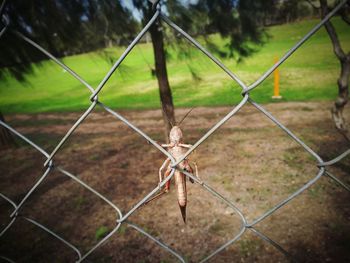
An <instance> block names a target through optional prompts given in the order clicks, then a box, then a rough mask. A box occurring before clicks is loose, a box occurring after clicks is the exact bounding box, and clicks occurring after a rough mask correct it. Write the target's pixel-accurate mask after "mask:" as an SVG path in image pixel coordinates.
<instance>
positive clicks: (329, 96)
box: [0, 18, 350, 113]
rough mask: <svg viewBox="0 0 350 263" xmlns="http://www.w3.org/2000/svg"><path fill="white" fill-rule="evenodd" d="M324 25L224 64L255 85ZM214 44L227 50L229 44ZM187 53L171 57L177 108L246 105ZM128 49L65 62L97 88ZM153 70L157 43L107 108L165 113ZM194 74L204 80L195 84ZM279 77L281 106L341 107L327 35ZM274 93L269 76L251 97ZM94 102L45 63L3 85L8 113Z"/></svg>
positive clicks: (342, 29) (132, 66) (279, 32)
mask: <svg viewBox="0 0 350 263" xmlns="http://www.w3.org/2000/svg"><path fill="white" fill-rule="evenodd" d="M332 21H333V22H334V25H335V26H336V28H337V32H338V34H339V37H340V39H341V42H342V45H343V47H344V49H345V50H346V51H349V50H350V30H349V27H348V26H347V25H346V24H345V23H343V22H342V21H341V20H340V19H339V18H334V19H333V20H332ZM317 22H318V20H308V21H302V22H296V23H293V24H288V25H281V26H274V27H270V28H268V30H267V32H268V34H269V35H270V37H269V39H268V40H267V41H266V43H265V44H264V45H263V46H261V47H259V50H258V51H257V52H256V53H255V54H253V55H252V56H251V57H249V58H247V59H245V60H244V61H243V62H240V63H238V64H237V63H236V62H235V61H234V60H233V59H223V62H224V63H225V64H226V65H227V66H228V67H229V68H230V69H231V70H232V71H233V72H234V73H236V74H237V75H238V76H239V77H240V78H241V79H242V80H243V81H244V82H245V83H246V84H250V83H252V82H254V81H255V80H256V79H257V78H258V77H259V76H260V75H261V74H262V73H263V72H264V71H266V70H267V69H268V68H269V67H270V66H272V65H273V63H274V57H275V56H277V57H281V56H282V55H283V54H284V53H285V52H286V51H287V50H288V49H289V48H291V47H292V46H293V45H294V44H295V43H296V42H297V41H298V40H299V39H301V37H302V36H303V35H304V34H305V33H307V32H308V31H309V30H310V29H311V28H312V27H313V25H315V24H316V23H317ZM213 37H214V38H216V39H215V41H216V42H217V43H218V45H219V46H222V48H224V45H225V41H224V40H222V39H220V38H219V37H217V36H213ZM23 45H26V43H24V42H23ZM188 48H189V49H191V53H192V58H191V59H187V60H186V59H180V58H179V57H180V56H179V54H177V53H176V51H174V50H171V49H169V50H168V53H169V61H168V73H169V77H170V84H171V88H172V92H173V96H174V103H175V106H177V107H187V106H219V105H233V104H236V103H237V102H239V101H240V99H241V95H240V91H241V90H240V88H239V87H238V85H237V84H236V83H234V82H233V81H232V80H231V79H230V78H229V77H228V76H227V75H226V74H225V73H224V72H223V71H222V70H220V69H219V68H218V67H217V66H216V65H214V63H212V62H211V61H210V60H209V59H208V58H206V57H205V56H203V55H201V53H200V52H199V51H198V50H196V49H195V48H193V47H192V46H191V45H190V44H188ZM123 50H124V48H123V47H118V48H112V49H108V50H104V51H99V52H93V53H88V54H82V55H76V56H71V57H66V58H64V59H63V61H64V63H66V64H67V65H68V66H69V67H71V68H72V69H73V70H75V71H76V72H77V73H78V74H80V75H81V76H82V77H83V78H84V79H85V80H86V81H87V82H88V83H90V84H91V85H92V86H93V87H96V86H97V85H98V83H99V82H100V80H101V79H102V78H103V77H104V75H105V74H106V73H107V72H108V70H109V68H110V67H111V63H110V62H108V61H107V59H105V56H104V55H103V52H108V53H109V54H111V55H113V57H114V58H115V60H116V59H117V58H118V57H119V56H120V54H121V53H122V52H123ZM149 65H153V52H152V47H151V44H139V45H137V46H136V47H135V49H134V50H133V51H132V52H131V54H130V56H128V57H127V59H126V60H125V61H124V62H123V64H122V66H121V67H120V69H118V71H117V72H115V74H114V75H113V76H112V77H111V79H110V80H109V82H108V83H107V85H106V86H105V87H104V89H103V90H102V92H101V93H100V96H99V98H100V101H102V102H103V103H105V104H107V105H108V106H110V107H113V108H117V109H146V108H157V107H159V105H160V103H159V95H158V87H157V81H156V79H155V78H154V77H152V75H151V69H150V66H149ZM188 65H190V67H189V66H188ZM190 68H191V69H192V70H194V71H195V72H196V75H197V76H198V77H199V78H193V76H192V74H191V71H190ZM280 74H281V77H280V78H281V83H280V86H281V95H282V96H283V99H282V101H305V100H334V98H335V97H336V94H337V86H336V80H337V76H338V74H339V62H338V61H337V59H336V58H335V56H334V54H333V51H332V46H331V43H330V40H329V38H328V35H327V34H326V32H325V30H324V29H323V28H322V29H321V30H320V31H319V32H317V33H316V34H315V35H314V36H313V37H312V38H311V39H310V40H309V41H308V42H307V43H305V44H304V45H303V46H302V47H301V48H300V49H299V50H298V51H297V52H296V53H295V54H294V55H292V57H290V59H288V60H287V62H286V63H285V64H283V65H282V66H281V68H280ZM272 90H273V79H272V78H271V77H269V78H268V79H266V80H265V81H264V82H263V84H262V85H260V86H259V87H258V88H257V89H256V90H254V91H253V92H252V93H251V94H252V97H253V98H254V99H255V100H256V101H258V102H261V103H267V102H271V101H272V99H271V95H272ZM89 95H90V93H89V91H88V89H86V88H85V87H84V86H83V85H81V84H80V83H79V82H78V81H76V80H75V79H74V78H73V77H72V76H70V75H69V74H68V73H67V72H64V71H63V70H62V69H61V68H60V67H58V66H57V65H56V64H54V63H53V62H51V61H45V62H43V63H41V65H40V66H35V67H34V73H33V74H31V75H28V76H27V82H26V83H21V82H18V81H16V80H15V79H13V78H11V77H8V78H7V79H5V80H2V81H1V82H0V109H1V111H3V112H4V113H24V112H29V113H34V112H49V111H76V110H83V109H85V108H86V107H87V106H88V105H89Z"/></svg>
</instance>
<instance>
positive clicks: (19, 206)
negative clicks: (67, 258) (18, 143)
mask: <svg viewBox="0 0 350 263" xmlns="http://www.w3.org/2000/svg"><path fill="white" fill-rule="evenodd" d="M154 2H155V3H156V4H157V5H156V8H155V12H154V15H153V17H152V18H151V19H150V21H149V22H148V24H147V25H146V26H145V27H144V28H143V29H142V30H141V32H140V33H139V34H138V35H137V36H136V38H135V39H134V40H133V41H132V43H131V44H130V45H129V46H128V47H127V49H126V50H125V51H124V53H123V54H122V55H121V56H120V58H119V59H118V60H117V61H116V62H115V64H114V65H113V66H112V67H111V69H110V70H109V72H108V73H107V74H106V75H105V77H104V78H103V79H102V80H101V82H100V83H99V84H98V86H97V87H96V88H93V87H91V86H90V85H89V84H88V83H87V82H86V81H84V80H83V79H82V78H81V77H80V76H79V75H78V74H76V73H75V72H74V71H73V70H72V69H70V68H69V67H67V66H66V65H65V64H63V63H62V62H61V61H59V60H58V59H56V58H55V57H54V56H52V55H51V54H50V53H49V52H47V51H46V50H45V49H43V48H42V47H41V46H39V45H38V44H37V43H35V42H33V41H32V40H30V39H28V38H27V37H25V36H24V35H22V34H21V33H19V32H15V33H16V35H17V37H19V38H21V39H22V40H24V41H26V42H27V43H28V44H30V45H32V46H33V47H35V48H37V49H38V50H39V51H40V52H43V53H44V54H45V55H47V56H48V57H49V58H50V59H51V60H53V61H54V62H55V63H57V64H58V65H59V66H60V67H62V68H63V69H64V70H65V71H66V72H68V73H69V74H70V75H72V76H73V77H74V78H76V79H77V80H78V81H79V82H80V83H81V84H83V85H84V86H85V87H86V88H87V89H88V90H89V91H90V92H91V96H90V102H91V103H90V106H89V107H88V108H87V109H86V111H85V112H84V113H83V114H82V115H81V116H80V117H79V118H78V119H77V120H76V122H75V123H74V125H73V126H72V127H71V128H70V129H69V130H68V131H67V133H66V134H65V136H64V137H63V138H62V139H61V140H60V142H59V143H58V144H57V145H56V147H55V149H54V150H53V151H52V152H50V153H48V152H46V151H45V150H43V149H42V148H41V147H40V146H39V145H37V144H35V143H34V142H32V141H31V140H30V139H28V138H27V137H25V136H24V135H22V134H21V133H20V132H18V131H17V130H16V129H14V128H12V127H10V126H9V125H8V124H6V123H4V122H2V121H0V125H1V126H3V127H4V128H6V129H8V130H10V131H11V132H12V133H13V134H14V135H16V136H18V137H19V138H20V139H22V140H23V141H24V142H25V143H27V144H29V145H30V146H31V147H33V148H35V149H36V150H37V151H39V152H40V153H41V154H42V155H43V156H45V158H46V161H45V162H44V167H45V171H44V172H43V174H42V176H41V177H40V178H39V179H38V180H36V181H35V182H33V186H32V188H31V189H30V190H29V191H28V192H27V193H26V195H25V196H24V197H23V198H21V201H19V202H16V203H15V202H14V201H12V200H11V199H9V198H8V197H7V196H5V195H4V194H1V195H0V200H1V202H5V203H7V204H8V205H10V206H12V208H13V209H12V211H11V212H10V214H9V215H8V221H7V222H6V224H5V225H2V226H1V229H0V231H1V232H0V238H3V237H4V236H6V233H7V231H8V230H9V229H11V227H12V226H13V225H14V224H15V222H16V221H17V220H19V219H24V220H25V221H26V222H27V223H29V224H33V225H35V226H36V227H38V228H39V229H40V230H42V231H44V232H46V233H48V234H50V235H51V236H53V237H54V238H55V239H57V240H58V241H59V242H61V243H62V244H63V245H65V246H66V247H67V249H70V250H72V251H73V252H74V253H75V254H76V258H75V259H72V262H81V261H84V260H85V259H87V258H88V257H89V256H90V255H91V254H93V253H96V251H97V250H98V249H99V248H100V247H101V246H102V245H103V244H104V243H106V242H109V240H110V239H111V237H112V236H113V237H116V238H118V230H119V231H120V232H119V233H122V232H123V231H125V228H132V229H133V230H135V231H136V232H137V233H138V234H140V235H143V236H144V237H146V238H148V239H149V240H150V241H152V242H154V244H155V245H157V246H159V248H161V249H164V250H165V251H166V252H168V253H170V254H172V255H173V256H174V258H176V259H177V260H179V261H180V262H186V261H187V260H190V258H188V257H189V256H188V255H182V254H181V253H180V252H179V251H178V250H176V249H175V248H174V246H173V245H171V244H167V243H166V242H165V241H163V240H161V239H160V238H157V237H155V234H154V233H152V231H149V229H148V226H144V227H140V226H138V225H136V224H134V223H132V220H131V219H132V215H137V212H138V211H139V210H138V209H139V208H140V207H142V206H143V205H144V204H145V203H146V202H147V201H148V200H150V198H152V197H153V196H154V195H156V194H157V193H158V191H159V189H160V187H164V186H165V184H166V183H167V182H169V181H170V180H171V179H172V178H173V177H174V174H175V172H176V171H180V172H182V173H183V174H185V175H186V176H187V177H188V178H189V179H191V180H193V181H194V182H195V183H196V184H197V185H198V187H200V188H202V190H204V191H206V192H207V193H208V195H209V196H210V197H207V198H215V199H216V200H220V201H221V202H222V203H223V204H224V205H225V206H227V210H229V211H230V213H232V214H234V215H235V216H237V218H238V221H239V222H240V227H239V229H238V231H233V233H232V237H231V238H230V239H229V240H225V241H224V242H223V243H219V244H217V246H216V249H214V250H213V251H210V252H209V253H207V254H206V255H204V256H203V257H202V258H201V261H200V262H206V261H209V260H213V259H215V256H216V255H218V254H221V253H222V251H224V250H225V249H229V248H231V247H232V246H233V245H237V244H239V245H240V246H241V250H242V251H243V252H244V251H245V249H247V248H250V246H253V247H260V246H261V243H262V242H267V243H268V244H269V245H271V246H273V247H274V248H275V249H277V250H278V251H280V252H281V253H282V254H283V255H285V256H286V257H287V258H288V259H291V260H293V256H292V255H291V254H290V253H288V252H287V251H286V250H285V249H284V248H283V246H282V245H281V244H279V243H278V242H276V241H274V240H272V239H271V238H270V237H268V236H267V235H265V234H264V233H262V232H260V231H259V230H258V229H257V225H258V224H259V223H263V222H264V220H266V219H267V218H270V217H271V215H273V214H274V213H275V212H276V211H278V210H279V209H280V208H282V207H284V206H285V205H286V204H288V203H290V202H291V201H292V200H293V199H295V198H296V197H298V196H299V195H300V194H301V193H303V192H304V191H306V190H307V189H310V187H311V186H312V185H313V184H315V183H316V184H317V182H318V181H319V179H320V178H321V177H323V176H324V177H327V178H329V179H331V180H333V181H335V182H336V183H337V184H339V185H341V186H342V187H343V188H344V189H346V190H348V191H349V190H350V187H349V186H348V185H347V184H345V183H344V182H343V181H342V180H340V179H339V178H337V177H336V176H335V175H333V174H332V173H331V172H330V171H329V169H328V166H331V165H334V164H335V163H337V162H339V161H341V160H342V159H343V158H345V157H346V156H347V155H349V154H350V150H347V151H346V152H344V153H343V154H341V155H339V156H338V157H335V158H334V159H333V160H330V161H327V162H325V161H323V160H322V158H321V157H320V156H319V155H318V154H317V153H316V152H315V151H314V150H312V149H311V148H310V147H309V146H308V145H307V143H305V142H304V141H302V140H301V139H300V138H299V137H297V136H296V135H295V134H294V133H293V132H292V131H291V130H289V129H288V128H287V127H286V126H284V125H283V124H282V123H281V122H280V121H279V120H278V119H276V118H275V117H274V116H273V115H272V114H271V113H269V112H268V111H267V110H266V109H265V108H264V107H263V106H261V105H259V104H258V103H256V102H255V101H254V100H253V99H252V98H251V97H250V92H252V91H253V90H254V89H256V88H258V87H259V85H260V84H261V83H262V82H263V81H264V80H265V79H266V78H267V77H269V76H270V75H271V73H272V72H273V71H274V70H275V69H276V68H277V67H278V66H280V65H281V64H282V63H283V62H284V61H286V60H287V59H288V58H289V57H290V56H291V55H292V54H293V52H294V51H296V50H297V49H298V48H299V47H300V46H301V45H302V44H303V43H304V42H305V41H307V40H308V39H309V38H310V37H311V36H312V35H313V34H314V33H315V32H316V31H317V30H318V29H320V28H321V27H322V26H323V25H324V24H325V23H326V22H327V21H328V20H329V19H330V18H331V17H332V16H333V15H334V14H335V13H336V12H337V11H339V9H340V8H341V7H342V6H343V5H345V4H346V2H347V1H341V2H340V3H339V4H338V5H337V6H336V7H335V8H334V9H333V10H332V11H331V12H330V13H329V14H328V15H327V16H326V17H325V18H324V19H323V20H322V21H321V22H320V23H318V24H317V25H316V26H315V27H314V28H313V29H312V30H311V31H310V32H309V33H307V34H306V35H305V36H304V37H303V38H302V39H301V40H300V41H299V42H298V43H297V44H296V45H295V46H293V47H292V48H291V49H290V50H289V51H288V52H287V53H286V54H285V55H284V56H283V57H282V58H281V59H280V60H279V61H278V62H277V63H276V64H275V65H274V66H272V67H271V68H270V69H268V70H267V71H266V72H265V73H263V74H262V75H261V77H259V78H258V79H257V80H256V81H255V82H254V83H252V84H250V85H247V84H245V83H244V82H243V81H242V80H241V79H240V78H239V77H238V76H237V75H236V74H234V73H233V72H232V71H231V70H230V69H228V68H227V67H226V66H225V65H224V64H223V63H222V62H221V61H220V60H218V59H217V58H216V57H214V56H213V55H212V54H211V53H210V52H208V51H207V50H206V49H205V48H204V47H203V46H202V45H201V44H199V43H198V42H197V41H196V40H195V39H194V38H192V37H191V36H190V35H188V34H187V33H186V32H185V31H183V30H182V29H181V28H180V27H178V26H177V25H176V24H175V23H173V22H172V21H171V20H170V19H169V18H168V17H167V16H166V15H165V14H162V11H161V8H160V5H159V3H158V2H159V1H154ZM2 11H3V7H1V8H0V13H2ZM158 18H160V19H161V20H162V21H163V22H165V23H166V24H168V26H170V27H171V28H173V29H174V30H175V31H177V32H178V33H179V35H182V36H183V37H184V38H185V39H187V40H188V41H189V42H190V43H191V44H192V45H193V46H194V47H195V48H197V49H198V50H200V51H201V52H202V53H203V55H205V56H207V57H209V58H210V59H211V60H212V61H213V62H214V63H215V64H216V65H217V66H218V67H219V68H221V69H222V70H223V71H224V72H225V73H226V74H227V75H228V76H229V77H230V78H231V79H232V81H233V82H234V83H235V85H237V84H238V85H239V86H240V87H241V88H242V95H243V96H242V99H241V101H240V103H239V104H237V105H236V106H233V107H232V108H231V110H230V111H229V112H228V113H227V114H226V115H225V116H224V117H223V118H222V119H220V120H219V121H218V122H217V123H216V124H215V125H214V126H213V127H212V128H210V129H209V130H208V131H206V132H205V134H204V135H203V136H202V137H201V138H200V139H199V140H198V141H197V142H195V143H194V144H193V145H192V146H190V148H189V149H188V151H187V152H186V153H185V154H184V155H183V156H182V158H180V159H179V160H175V158H174V157H173V156H172V155H171V154H170V153H169V152H167V151H166V150H165V149H164V148H163V147H162V146H161V145H159V144H158V142H157V141H155V140H154V139H153V138H152V137H151V136H150V135H149V134H147V133H146V132H144V131H143V130H142V129H140V128H139V127H138V126H136V125H135V124H134V123H132V122H131V121H130V120H128V119H127V118H126V117H125V116H124V115H123V114H121V113H119V112H117V111H115V110H113V109H111V108H110V107H108V105H107V104H104V103H103V101H100V100H99V98H98V94H99V93H100V92H101V90H102V89H103V88H104V86H105V84H106V83H107V82H108V80H109V79H110V77H111V76H112V74H113V73H114V72H115V70H116V69H117V68H118V67H119V66H120V65H121V63H122V62H123V60H124V59H125V58H126V57H127V56H128V54H129V53H130V52H131V50H132V49H133V48H134V47H135V46H136V45H137V43H138V42H139V41H140V39H141V38H142V37H143V36H144V35H145V33H146V32H147V31H148V29H149V28H150V26H151V25H152V24H153V23H155V21H156V20H157V19H158ZM7 30H12V29H11V28H10V27H9V20H8V18H7V17H6V16H4V15H2V26H1V30H0V37H1V36H2V35H3V34H5V33H6V31H7ZM87 99H89V98H87ZM246 104H251V105H252V106H253V107H255V108H256V109H257V110H258V111H260V112H261V114H264V115H266V117H267V118H269V119H270V120H271V121H272V122H273V123H274V125H276V127H277V128H279V129H281V130H282V131H283V132H285V133H286V135H288V136H289V137H290V139H291V140H294V141H295V142H297V143H298V144H299V145H300V147H301V148H303V150H305V152H306V153H307V154H308V155H310V156H311V158H312V159H313V160H314V163H315V167H316V168H317V173H315V174H314V175H312V177H311V179H309V180H308V181H307V182H305V184H303V185H302V186H301V187H298V189H295V191H293V192H292V193H291V194H290V195H289V196H288V197H286V198H285V199H284V200H281V201H279V202H278V203H277V204H276V205H274V206H273V207H272V208H269V209H268V210H267V211H266V212H264V213H262V214H260V215H259V216H258V217H256V218H255V219H254V220H247V218H246V216H245V215H244V213H242V211H241V210H240V209H239V208H238V207H237V205H236V204H235V200H233V201H232V200H229V199H227V198H225V197H224V196H223V195H222V194H221V193H219V192H218V191H216V190H215V189H214V188H213V187H212V186H211V185H210V184H209V183H208V182H205V181H202V180H201V179H199V178H197V177H196V176H195V175H194V174H192V173H189V172H188V171H186V170H183V169H182V168H181V165H180V164H181V162H182V161H183V160H185V158H187V157H188V156H189V155H190V154H192V153H193V152H194V150H195V149H197V147H199V146H200V145H201V144H202V143H203V142H204V141H206V140H207V139H208V138H209V137H210V136H211V135H212V134H214V133H216V132H217V131H218V130H219V129H220V127H221V126H222V125H223V124H225V123H226V122H227V121H228V120H230V119H231V118H235V115H236V113H237V112H238V111H239V110H240V109H241V108H242V107H244V106H245V105H246ZM96 107H99V108H101V109H103V110H104V111H105V112H106V113H107V114H109V115H110V116H112V117H113V118H115V119H117V120H119V121H121V122H122V123H124V124H125V125H126V126H128V127H129V128H130V129H131V131H133V132H135V133H136V134H137V135H138V136H140V138H142V139H143V140H145V142H148V143H149V144H150V146H152V147H154V148H155V149H156V150H157V151H159V152H160V153H161V154H162V155H163V156H164V159H166V158H169V160H170V163H171V167H172V169H171V172H170V175H169V176H168V177H167V178H166V179H164V180H163V181H162V182H161V183H160V185H159V186H158V185H155V186H154V188H152V189H151V190H149V192H148V193H146V194H145V195H144V196H142V198H140V199H139V200H137V201H136V202H135V204H134V205H133V207H131V208H129V209H128V210H127V211H122V210H121V209H120V208H119V207H118V205H117V204H116V203H114V202H112V201H111V200H109V199H107V198H106V197H105V196H104V195H102V194H101V193H99V192H97V191H96V190H95V189H94V188H92V187H91V186H89V185H88V184H87V183H86V182H84V181H83V180H82V179H80V178H79V176H77V175H74V174H73V173H71V172H69V171H67V170H66V169H65V168H64V167H62V166H60V165H56V164H55V156H56V154H57V153H58V152H60V151H61V148H62V146H63V145H64V144H65V143H67V141H68V139H69V138H70V136H71V135H72V134H73V133H74V132H75V130H76V129H77V128H78V127H79V126H80V125H81V124H82V123H83V122H84V120H85V119H86V118H87V116H89V115H90V114H91V112H93V111H94V109H95V108H96ZM68 143H69V142H68ZM87 143H88V142H87ZM53 171H56V172H59V173H60V174H62V175H63V176H66V177H67V178H69V180H73V181H75V183H77V184H79V185H80V186H82V187H84V188H85V189H87V190H88V191H89V192H90V193H91V194H92V195H94V196H96V197H98V198H100V199H101V200H102V201H103V202H105V203H106V204H107V205H108V206H110V207H111V209H113V210H114V212H115V214H114V217H115V226H114V228H112V229H109V231H105V233H104V234H103V236H102V237H101V238H99V239H98V240H97V241H96V243H95V245H94V246H93V247H91V248H89V249H88V250H87V251H81V249H78V248H79V247H80V246H79V244H72V243H71V242H69V237H68V236H65V237H63V236H62V235H61V234H60V233H56V232H54V231H52V230H51V229H49V228H47V227H46V226H44V225H42V224H40V223H39V222H38V221H36V220H33V219H31V218H30V215H27V213H29V214H30V205H31V203H30V199H31V196H32V195H33V193H34V192H38V187H39V186H40V185H41V184H43V183H44V182H45V181H46V180H47V178H48V177H50V176H51V175H52V172H53ZM158 202H160V201H158ZM291 203H292V202H291ZM197 205H198V206H200V203H198V204H197ZM24 206H28V207H27V209H26V210H25V211H26V214H24V213H22V212H23V210H24V209H23V207H24ZM47 212H48V213H50V211H47ZM91 216H93V215H91ZM216 217H220V215H218V216H216ZM218 219H220V218H218ZM38 220H39V221H40V219H38ZM165 220H166V219H165ZM146 228H147V229H146ZM214 230H215V227H214ZM216 231H218V232H219V231H220V229H219V230H218V229H216ZM247 233H249V235H254V236H256V237H258V240H259V242H257V243H256V244H250V243H249V240H248V241H247V240H246V239H245V238H243V237H245V236H246V235H247ZM241 238H243V239H242V241H240V242H239V243H238V242H237V241H239V240H240V239H241ZM0 258H1V259H2V260H4V261H6V262H13V261H12V260H11V259H10V258H8V257H7V255H1V256H0ZM295 260H296V259H295Z"/></svg>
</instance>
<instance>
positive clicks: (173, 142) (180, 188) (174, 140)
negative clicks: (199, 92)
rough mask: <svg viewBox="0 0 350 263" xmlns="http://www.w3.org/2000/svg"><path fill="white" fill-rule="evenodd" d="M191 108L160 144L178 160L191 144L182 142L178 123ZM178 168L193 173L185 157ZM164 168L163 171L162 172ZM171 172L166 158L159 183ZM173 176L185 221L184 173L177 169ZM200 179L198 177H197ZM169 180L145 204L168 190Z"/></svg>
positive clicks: (185, 194)
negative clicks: (167, 142)
mask: <svg viewBox="0 0 350 263" xmlns="http://www.w3.org/2000/svg"><path fill="white" fill-rule="evenodd" d="M192 110H193V109H191V110H190V111H189V112H188V113H187V114H186V115H185V117H184V118H183V119H182V120H181V121H180V122H179V124H177V125H175V126H173V127H172V129H171V130H170V134H169V141H170V143H169V144H162V145H161V146H162V147H164V148H166V149H167V151H168V152H169V153H170V154H171V155H172V156H173V157H174V159H175V160H176V161H178V160H180V159H181V157H182V156H183V155H184V154H185V153H186V152H187V149H189V148H191V147H192V145H191V144H184V141H183V133H182V131H181V129H180V124H181V123H182V122H183V121H184V119H185V118H186V117H187V116H188V114H189V113H190V112H191V111H192ZM191 164H193V165H194V166H195V175H196V177H197V178H198V179H199V176H198V168H197V164H196V163H195V162H191ZM178 166H179V168H181V169H183V170H185V171H187V172H189V173H191V174H193V168H192V167H191V165H190V162H189V160H188V159H187V158H185V159H184V160H183V161H181V162H180V163H179V165H178ZM164 169H165V172H164V173H163V171H164ZM170 173H171V166H170V159H169V158H167V159H166V160H165V161H164V163H163V164H162V166H161V167H160V169H159V184H160V183H161V182H162V181H163V178H166V177H168V176H169V175H170ZM174 178H175V186H176V188H177V200H178V203H179V207H180V210H181V215H182V219H183V221H184V223H186V205H187V191H186V175H185V174H183V173H182V172H181V171H179V170H175V174H174ZM189 180H190V182H191V183H194V181H193V179H191V178H189ZM199 180H200V179H199ZM170 183H171V182H170V181H168V182H167V183H166V184H165V186H164V188H163V189H161V190H160V192H159V193H158V194H157V195H155V196H154V197H153V198H151V199H149V200H148V201H147V202H146V203H145V204H147V203H149V202H151V201H153V200H155V199H157V198H159V197H161V196H162V195H163V194H165V193H167V192H169V190H170Z"/></svg>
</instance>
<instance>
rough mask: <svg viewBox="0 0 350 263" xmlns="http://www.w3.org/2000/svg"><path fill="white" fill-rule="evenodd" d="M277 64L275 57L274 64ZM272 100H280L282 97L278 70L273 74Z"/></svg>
mask: <svg viewBox="0 0 350 263" xmlns="http://www.w3.org/2000/svg"><path fill="white" fill-rule="evenodd" d="M277 62H278V58H277V57H275V64H276V63H277ZM273 78H274V82H273V96H272V98H273V99H282V96H281V95H280V71H279V69H278V68H276V69H275V71H274V72H273Z"/></svg>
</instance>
